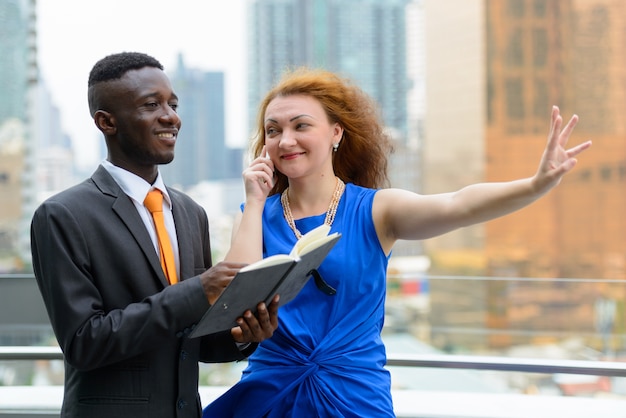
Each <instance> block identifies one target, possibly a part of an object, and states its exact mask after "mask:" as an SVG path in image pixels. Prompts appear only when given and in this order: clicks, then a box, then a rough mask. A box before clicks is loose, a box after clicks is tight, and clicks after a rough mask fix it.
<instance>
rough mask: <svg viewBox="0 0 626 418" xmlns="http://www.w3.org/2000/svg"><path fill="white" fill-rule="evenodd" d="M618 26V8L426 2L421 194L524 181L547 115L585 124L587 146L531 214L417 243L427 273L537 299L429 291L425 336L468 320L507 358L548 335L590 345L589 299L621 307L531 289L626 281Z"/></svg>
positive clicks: (577, 0) (589, 291) (463, 287)
mask: <svg viewBox="0 0 626 418" xmlns="http://www.w3.org/2000/svg"><path fill="white" fill-rule="evenodd" d="M624 16H626V3H624V2H622V1H619V0H543V1H535V0H502V1H501V0H472V1H468V0H448V1H446V2H441V1H438V0H424V21H425V23H426V36H425V38H426V40H427V46H426V81H427V83H426V84H427V89H426V90H427V93H426V116H425V124H424V125H425V135H424V164H425V171H424V189H425V191H426V192H437V191H450V190H456V189H459V188H461V187H463V186H465V185H467V184H470V183H474V182H477V181H506V180H511V179H516V178H522V177H530V176H532V175H533V174H534V173H535V171H536V170H537V167H538V164H539V159H540V158H541V154H542V152H543V149H544V147H545V145H546V141H547V137H548V130H549V127H550V126H549V124H550V110H551V106H552V105H558V106H559V107H560V109H561V113H562V115H563V118H564V119H565V121H567V120H568V119H569V118H570V117H571V116H572V114H574V113H575V114H578V115H579V117H580V122H579V124H578V126H577V127H576V129H575V131H574V134H573V135H572V137H571V138H570V144H569V145H570V146H573V145H576V144H579V143H581V142H583V141H585V140H587V139H592V140H593V141H594V144H593V146H592V148H591V149H590V150H588V151H586V152H585V153H584V154H583V155H582V156H581V157H580V161H579V162H578V164H577V166H576V167H575V169H574V171H573V172H571V173H570V174H568V175H567V176H566V177H565V178H563V180H562V182H561V184H560V185H559V186H558V187H557V188H556V189H554V190H552V191H550V193H549V194H548V195H546V196H544V197H542V198H541V199H540V200H539V201H538V202H535V203H534V204H532V205H531V206H529V207H527V208H524V209H523V210H521V211H519V212H516V213H514V214H511V215H508V216H506V217H503V218H501V219H497V220H494V221H490V222H488V223H486V224H482V225H478V226H474V227H470V228H464V229H462V230H459V231H455V232H453V233H450V234H446V235H444V236H442V237H439V238H436V239H431V240H427V241H426V242H425V247H426V253H427V254H428V255H430V256H431V258H432V261H433V262H432V266H433V269H432V270H431V272H434V273H445V274H457V275H460V274H467V275H483V274H484V275H487V276H496V277H512V278H532V279H533V280H535V279H536V280H535V283H536V282H537V281H540V282H541V284H542V286H541V287H540V289H541V291H537V290H536V289H539V286H535V287H534V288H533V287H531V286H530V285H529V283H530V281H528V282H524V281H511V282H504V281H502V282H496V281H464V282H457V283H454V285H449V286H448V287H447V288H446V286H445V283H444V285H441V286H440V287H435V285H433V287H432V288H431V294H432V295H433V299H432V301H433V303H432V306H433V312H432V315H431V317H432V318H433V323H432V324H431V325H432V326H433V329H434V328H437V327H443V328H445V327H446V326H455V325H458V322H455V321H458V318H459V317H463V321H465V322H464V326H474V327H476V328H487V329H489V330H490V334H489V336H488V338H486V340H487V341H488V342H489V344H490V345H491V346H492V347H503V346H506V345H508V344H512V343H527V342H528V341H529V340H528V339H529V338H533V337H530V336H532V335H533V330H535V329H545V326H546V325H545V324H550V325H549V326H550V327H552V329H554V330H558V331H562V332H564V333H567V332H573V331H572V330H573V326H574V324H576V327H577V330H578V331H577V332H580V329H581V327H583V328H584V329H588V330H590V332H593V329H594V328H593V312H594V310H593V309H594V308H593V307H594V301H595V300H596V298H598V297H600V296H606V295H609V296H611V297H613V298H617V299H618V300H619V303H620V304H622V303H623V295H622V294H621V293H620V294H618V293H616V292H613V291H612V288H611V286H610V285H607V284H606V283H600V284H598V285H596V284H595V283H593V282H592V283H590V284H589V285H588V286H580V287H578V288H577V289H579V290H573V291H570V290H568V289H566V288H564V283H563V282H559V281H556V280H545V282H544V281H541V280H540V279H543V278H547V279H554V278H574V279H577V278H585V279H617V280H619V279H621V280H623V279H626V239H625V237H626V220H625V219H624V216H623V213H624V212H625V210H626V193H624V190H625V188H626V184H625V182H626V122H625V121H624V118H623V117H622V110H623V109H624V108H625V105H626V103H625V102H626V84H625V83H624V80H625V79H626V78H625V77H624V74H625V73H626V48H624V42H625V38H624V36H623V34H624V32H625V31H626V18H625V17H624ZM451 121H453V122H454V123H451ZM533 289H535V290H533ZM444 298H447V300H454V301H455V304H450V303H449V304H447V305H446V306H447V311H443V310H441V309H439V306H442V305H444V304H443V303H438V302H437V301H438V300H441V299H444ZM561 305H562V306H567V307H571V306H576V307H577V309H572V310H571V312H572V315H570V316H569V317H568V318H567V321H563V320H562V318H561V319H559V318H558V315H559V313H560V312H562V311H561V310H560V307H561ZM621 306H623V305H621ZM450 307H457V308H458V310H457V311H455V309H450ZM620 309H621V308H620ZM470 311H471V312H470ZM455 318H456V319H455ZM473 321H475V322H476V323H475V324H474V322H473ZM622 323H623V322H622ZM542 326H543V327H544V328H542ZM622 326H623V325H622ZM507 329H524V330H527V331H528V335H526V336H524V335H521V334H518V335H513V334H511V333H509V334H507ZM466 337H467V335H465V336H463V335H460V334H457V335H454V336H447V338H456V339H457V340H460V339H463V338H466ZM537 338H539V337H537ZM544 342H545V341H544ZM456 343H459V341H456ZM460 344H467V341H461V342H460Z"/></svg>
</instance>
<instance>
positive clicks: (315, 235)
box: [289, 224, 330, 258]
mask: <svg viewBox="0 0 626 418" xmlns="http://www.w3.org/2000/svg"><path fill="white" fill-rule="evenodd" d="M329 232H330V226H328V225H326V224H321V225H320V226H318V227H317V228H313V229H312V230H310V231H309V232H307V233H306V234H304V235H303V236H302V238H300V239H299V240H298V242H296V244H295V245H294V246H293V249H292V250H291V252H290V253H289V255H290V256H292V257H293V258H297V257H298V256H299V255H300V254H301V253H302V248H304V247H306V246H308V245H309V244H311V243H313V242H315V241H317V240H318V239H321V238H323V237H325V236H327V235H328V233H329Z"/></svg>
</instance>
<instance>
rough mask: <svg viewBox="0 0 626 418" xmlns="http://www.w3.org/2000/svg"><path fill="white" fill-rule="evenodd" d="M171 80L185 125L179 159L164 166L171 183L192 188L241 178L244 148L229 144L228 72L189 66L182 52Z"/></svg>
mask: <svg viewBox="0 0 626 418" xmlns="http://www.w3.org/2000/svg"><path fill="white" fill-rule="evenodd" d="M170 79H171V82H172V87H173V88H174V91H175V92H176V94H177V96H178V99H179V100H178V102H179V107H178V114H179V115H180V117H181V119H182V128H181V131H180V134H179V136H178V141H177V143H176V158H174V161H173V162H172V163H170V164H167V165H164V166H161V168H160V169H161V171H162V172H163V174H164V176H165V178H166V179H167V180H166V181H167V183H168V184H171V185H173V186H178V187H181V188H188V187H191V186H193V185H196V184H198V183H200V182H202V181H208V180H224V179H232V178H237V179H239V178H241V171H242V151H241V150H239V149H234V148H229V147H227V145H226V132H225V129H226V126H225V102H224V100H225V97H224V73H223V72H213V71H203V70H197V69H192V68H187V67H186V66H185V63H184V61H183V57H182V55H179V59H178V64H177V67H176V69H175V70H174V71H173V73H171V74H170Z"/></svg>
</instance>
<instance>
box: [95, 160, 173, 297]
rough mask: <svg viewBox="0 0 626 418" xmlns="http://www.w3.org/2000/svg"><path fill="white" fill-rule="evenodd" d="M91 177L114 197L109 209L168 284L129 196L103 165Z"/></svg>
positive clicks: (159, 275)
mask: <svg viewBox="0 0 626 418" xmlns="http://www.w3.org/2000/svg"><path fill="white" fill-rule="evenodd" d="M91 178H92V180H93V181H94V183H95V184H96V186H97V187H98V188H99V189H100V191H101V192H102V193H104V194H107V195H110V196H113V197H115V202H113V205H112V206H111V209H112V210H113V212H115V214H116V215H117V216H118V217H119V218H120V219H121V221H122V222H123V223H124V225H126V228H128V230H129V231H130V233H131V234H132V235H133V237H134V238H135V241H137V244H138V245H139V248H141V251H142V252H143V253H144V255H145V256H146V258H147V260H148V262H149V263H150V266H151V267H152V270H153V271H154V273H155V274H156V275H157V277H158V278H159V281H160V282H161V284H162V285H163V286H168V285H169V283H168V281H167V278H166V277H165V273H163V269H162V268H161V262H160V261H159V257H158V255H157V253H156V251H154V245H153V244H152V240H151V239H150V235H149V234H148V231H146V227H145V225H144V223H143V221H142V220H141V217H140V216H139V213H137V208H136V207H135V204H134V203H133V201H132V200H131V198H130V197H128V195H126V193H124V191H123V190H122V189H121V188H120V187H119V185H118V184H117V183H116V182H115V180H114V179H113V177H111V175H110V174H109V173H108V172H107V171H106V169H105V168H104V167H102V166H100V167H98V169H97V170H96V172H95V173H94V174H93V175H92V177H91ZM181 264H182V261H181Z"/></svg>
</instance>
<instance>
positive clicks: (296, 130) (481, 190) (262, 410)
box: [204, 69, 591, 418]
mask: <svg viewBox="0 0 626 418" xmlns="http://www.w3.org/2000/svg"><path fill="white" fill-rule="evenodd" d="M577 121H578V118H577V116H573V117H572V118H571V119H570V121H569V122H568V123H567V124H566V125H565V126H564V127H563V126H562V125H563V120H562V117H561V115H560V114H559V109H558V108H557V107H554V108H553V109H552V121H551V126H550V133H549V135H548V144H547V147H546V149H545V151H544V154H543V156H542V158H541V161H540V163H539V168H538V169H537V172H536V173H535V174H534V175H533V176H532V177H528V178H524V179H519V180H515V181H510V182H502V183H481V184H474V185H471V186H468V187H465V188H463V189H461V190H459V191H456V192H453V193H442V194H436V195H420V194H417V193H413V192H410V191H407V190H400V189H393V188H383V187H384V186H386V185H387V172H386V169H387V154H388V151H389V150H390V142H389V138H388V137H387V135H386V134H385V132H384V129H383V125H382V122H381V120H380V118H379V114H378V111H377V107H376V105H375V103H374V102H373V101H372V99H371V98H369V97H368V96H367V95H366V94H365V93H364V92H363V91H362V90H360V89H359V88H358V87H356V86H355V85H353V84H351V83H350V82H349V81H347V80H345V79H342V78H341V77H339V76H337V75H336V74H333V73H329V72H325V71H318V70H307V69H300V70H297V71H294V72H292V73H289V74H287V75H286V76H285V77H284V78H283V79H282V80H281V81H280V82H279V83H278V85H277V86H275V87H274V88H273V89H272V90H271V91H270V92H269V93H268V94H267V96H266V97H265V99H264V100H263V101H262V103H261V106H260V111H259V119H258V126H257V135H256V138H255V142H254V143H253V152H254V155H255V156H256V159H254V161H252V163H251V164H250V166H249V167H248V168H247V169H246V170H245V171H244V181H245V191H246V200H245V204H244V205H243V211H242V213H241V214H240V216H239V217H238V218H237V220H236V222H235V227H234V234H233V242H232V248H231V249H230V252H229V254H228V255H227V257H226V258H227V260H229V261H238V262H248V263H249V262H253V261H256V260H258V259H260V258H262V257H267V256H269V255H272V254H276V253H287V252H289V250H290V249H291V247H292V246H293V245H294V244H295V242H296V240H297V239H298V237H300V236H301V235H302V234H304V233H306V232H308V231H309V230H311V229H312V228H314V227H317V226H319V225H320V224H322V223H326V224H328V225H330V226H331V232H334V231H338V232H341V234H342V237H341V239H340V240H339V242H338V243H337V245H336V246H335V247H334V248H333V250H332V251H331V252H330V254H329V255H328V257H327V258H326V259H325V261H324V262H323V263H322V266H321V268H320V269H319V272H320V273H321V275H322V277H323V278H324V279H325V281H326V282H327V283H328V284H329V285H330V286H332V287H334V288H335V289H336V290H337V293H336V295H335V296H328V295H327V294H324V293H323V292H321V291H320V290H319V289H317V288H316V286H315V283H314V281H313V280H310V281H309V282H308V283H307V285H306V287H305V288H304V289H303V291H302V292H301V293H300V294H299V295H298V296H297V297H296V298H295V299H294V300H293V301H292V302H290V303H288V304H286V305H284V306H283V307H282V308H281V309H280V313H279V327H278V329H277V330H276V331H275V332H274V335H273V337H272V338H270V339H268V340H266V341H264V342H263V343H262V344H261V345H260V347H259V348H258V349H257V351H256V352H255V353H254V355H253V356H252V357H250V359H249V365H248V367H247V369H246V370H245V371H244V373H243V377H242V379H241V381H240V382H239V383H237V384H236V385H235V386H234V387H233V388H231V389H230V390H229V391H228V392H227V393H225V394H224V395H223V396H222V397H220V398H219V399H217V400H216V401H215V402H213V403H212V404H211V405H209V406H208V407H207V408H205V411H204V416H205V417H246V418H250V417H280V418H284V417H393V416H394V413H393V405H392V399H391V392H390V376H389V373H388V372H387V371H386V370H385V369H384V365H385V362H386V355H385V347H384V345H383V343H382V340H381V336H380V334H381V330H382V327H383V318H384V311H385V309H384V305H385V288H386V285H385V281H386V270H387V261H388V258H389V256H390V254H391V250H392V247H393V245H394V243H395V242H396V241H397V240H399V239H403V240H422V239H427V238H430V237H434V236H437V235H440V234H443V233H446V232H449V231H452V230H454V229H457V228H461V227H465V226H468V225H472V224H476V223H479V222H484V221H488V220H490V219H494V218H497V217H499V216H503V215H506V214H508V213H511V212H513V211H516V210H518V209H520V208H522V207H524V206H527V205H529V204H530V203H532V202H534V201H535V200H537V199H538V198H540V197H541V196H543V195H544V194H546V193H547V192H548V191H549V190H550V189H552V188H553V187H554V186H556V185H557V184H558V183H559V181H560V180H561V178H562V177H563V175H565V174H566V173H567V172H569V171H570V170H571V169H572V168H573V167H574V165H575V164H576V159H575V158H574V157H575V156H576V155H577V154H579V153H580V152H582V151H584V150H586V149H587V148H589V146H590V145H591V143H590V142H589V141H588V142H585V143H582V144H580V145H578V146H575V147H573V148H571V149H569V150H568V149H565V146H566V144H567V141H568V138H569V136H570V134H571V133H572V130H573V129H574V126H575V125H576V123H577Z"/></svg>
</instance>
